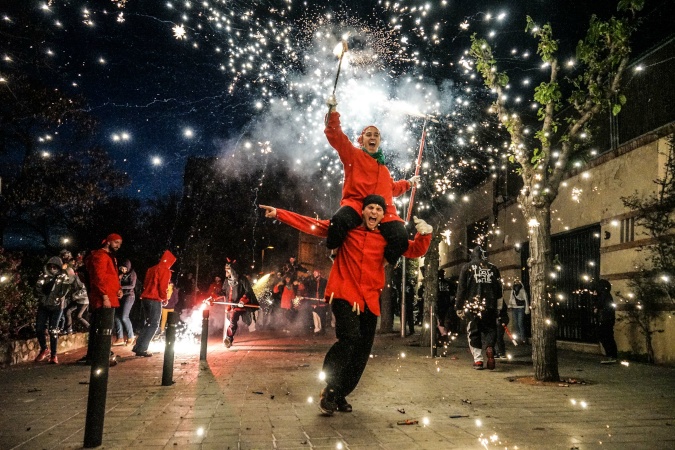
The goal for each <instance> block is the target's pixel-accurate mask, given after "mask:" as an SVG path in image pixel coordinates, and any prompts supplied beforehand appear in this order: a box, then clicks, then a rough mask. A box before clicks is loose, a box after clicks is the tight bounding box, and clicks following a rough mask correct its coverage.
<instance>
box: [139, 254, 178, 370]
mask: <svg viewBox="0 0 675 450" xmlns="http://www.w3.org/2000/svg"><path fill="white" fill-rule="evenodd" d="M175 262H176V257H175V256H173V254H172V253H171V252H170V251H169V250H165V251H164V253H163V254H162V257H161V258H160V260H159V263H158V264H157V265H154V266H152V267H150V268H149V269H148V271H147V272H146V273H145V280H144V281H143V292H142V293H141V308H142V310H143V313H144V316H145V322H144V324H143V327H142V328H141V331H140V332H139V333H138V339H137V340H136V345H134V347H133V348H132V349H131V351H132V352H134V353H135V354H136V356H143V357H149V356H152V353H151V352H149V351H148V346H149V345H150V341H151V340H152V338H153V337H154V336H155V333H156V332H157V328H158V327H159V321H160V319H161V317H162V305H166V304H167V302H168V301H169V283H170V282H171V266H172V265H173V263H175Z"/></svg>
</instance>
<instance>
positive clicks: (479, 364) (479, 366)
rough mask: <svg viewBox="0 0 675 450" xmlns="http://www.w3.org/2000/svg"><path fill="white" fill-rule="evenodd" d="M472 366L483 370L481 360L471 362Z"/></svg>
mask: <svg viewBox="0 0 675 450" xmlns="http://www.w3.org/2000/svg"><path fill="white" fill-rule="evenodd" d="M473 368H474V369H476V370H483V361H476V362H475V363H473Z"/></svg>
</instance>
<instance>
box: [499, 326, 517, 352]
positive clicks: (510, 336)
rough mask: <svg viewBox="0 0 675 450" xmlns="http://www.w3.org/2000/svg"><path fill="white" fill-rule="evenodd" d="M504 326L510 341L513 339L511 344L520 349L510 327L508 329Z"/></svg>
mask: <svg viewBox="0 0 675 450" xmlns="http://www.w3.org/2000/svg"><path fill="white" fill-rule="evenodd" d="M502 326H503V327H504V331H505V332H506V335H507V336H508V337H509V339H511V342H513V345H515V346H516V347H518V341H516V340H515V339H514V337H513V335H512V334H511V332H510V331H509V327H507V326H506V324H502Z"/></svg>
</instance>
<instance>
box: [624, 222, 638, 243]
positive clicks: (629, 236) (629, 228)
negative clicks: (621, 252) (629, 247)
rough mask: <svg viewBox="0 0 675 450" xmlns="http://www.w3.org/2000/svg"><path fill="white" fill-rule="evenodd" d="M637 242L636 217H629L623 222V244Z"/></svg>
mask: <svg viewBox="0 0 675 450" xmlns="http://www.w3.org/2000/svg"><path fill="white" fill-rule="evenodd" d="M634 240H635V217H629V218H628V219H623V220H622V221H621V243H622V244H623V243H624V242H633V241H634Z"/></svg>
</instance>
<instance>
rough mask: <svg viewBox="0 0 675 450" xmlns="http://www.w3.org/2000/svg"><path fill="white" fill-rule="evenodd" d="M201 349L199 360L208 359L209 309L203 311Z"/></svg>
mask: <svg viewBox="0 0 675 450" xmlns="http://www.w3.org/2000/svg"><path fill="white" fill-rule="evenodd" d="M201 344H202V347H201V351H200V352H199V360H200V361H206V347H207V346H208V345H209V310H208V309H205V310H204V311H202V338H201Z"/></svg>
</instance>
